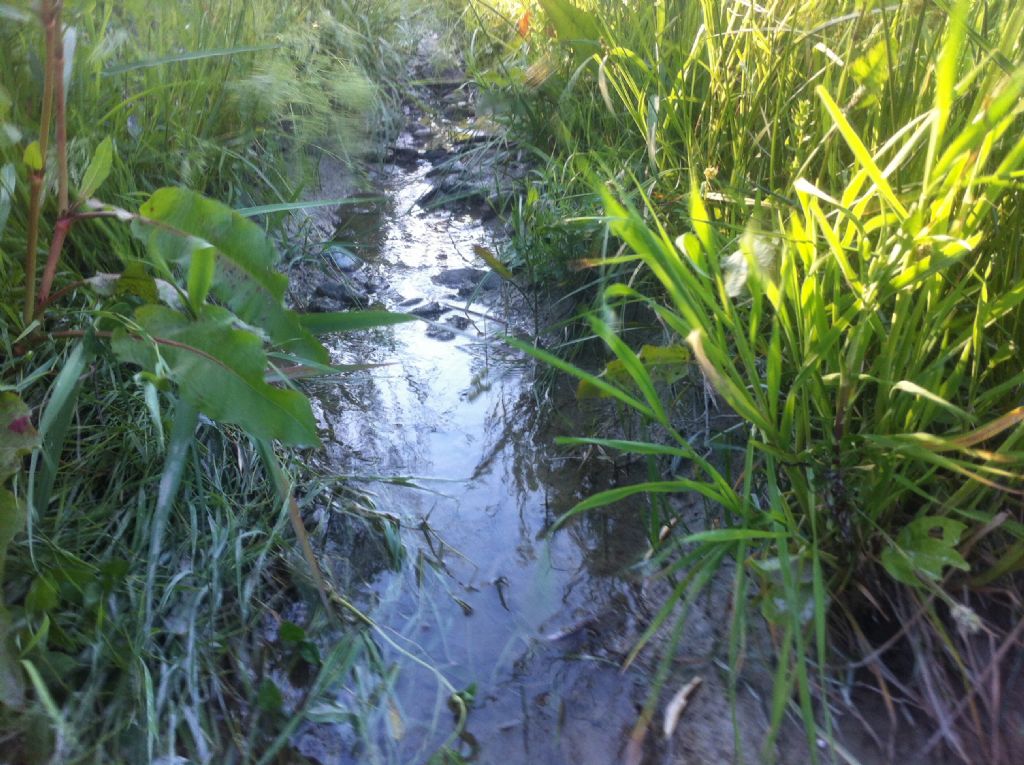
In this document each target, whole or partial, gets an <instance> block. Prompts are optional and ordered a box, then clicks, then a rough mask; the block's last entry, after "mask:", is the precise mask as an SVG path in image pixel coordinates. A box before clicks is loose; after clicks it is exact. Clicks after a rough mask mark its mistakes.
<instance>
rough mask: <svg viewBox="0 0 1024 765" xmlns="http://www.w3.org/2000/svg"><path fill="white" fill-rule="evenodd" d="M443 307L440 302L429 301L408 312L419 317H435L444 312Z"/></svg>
mask: <svg viewBox="0 0 1024 765" xmlns="http://www.w3.org/2000/svg"><path fill="white" fill-rule="evenodd" d="M445 310H446V309H445V308H444V307H443V306H441V304H440V303H437V302H430V303H427V304H426V305H421V306H420V307H419V308H413V309H412V310H411V311H409V313H411V314H412V315H413V316H419V317H420V318H421V319H431V320H433V319H437V318H439V317H440V316H441V314H443V313H444V312H445Z"/></svg>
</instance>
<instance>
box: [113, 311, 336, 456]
mask: <svg viewBox="0 0 1024 765" xmlns="http://www.w3.org/2000/svg"><path fill="white" fill-rule="evenodd" d="M135 321H136V322H137V323H138V324H139V325H140V326H141V327H142V328H143V329H144V330H145V331H146V333H147V334H148V335H149V337H148V338H143V337H138V336H133V335H129V334H128V333H127V332H123V331H120V332H118V333H116V334H115V336H114V340H113V343H112V345H113V348H114V352H115V353H116V354H117V355H118V357H119V358H121V359H122V360H123V361H127V362H130V363H134V364H138V365H139V366H141V367H142V368H143V369H145V370H147V371H150V372H157V371H158V367H160V368H162V369H166V370H168V375H169V377H170V378H171V379H172V380H173V381H174V382H175V383H176V384H177V386H178V391H179V395H181V396H182V397H183V398H185V399H186V400H188V401H190V402H192V403H193V404H194V405H195V406H196V407H198V408H199V409H200V411H202V412H203V413H204V414H206V415H207V416H208V417H210V418H211V419H214V420H218V421H220V422H227V423H232V424H235V425H238V426H240V427H242V428H244V429H245V430H247V431H248V432H249V433H250V434H252V435H253V436H254V437H256V438H261V439H278V440H280V441H282V442H284V443H286V444H293V445H301V446H315V445H317V444H319V438H318V437H317V434H316V423H315V421H314V419H313V412H312V409H311V408H310V405H309V401H308V400H307V399H306V397H305V396H303V395H302V394H301V393H299V392H298V391H294V390H282V389H280V388H275V387H273V386H271V385H268V384H267V383H266V382H265V381H264V379H263V378H264V373H265V370H266V366H267V356H266V353H265V352H264V350H263V345H262V343H261V341H260V339H259V338H258V337H257V336H256V335H254V334H253V333H251V332H247V331H245V330H241V329H237V328H235V327H234V326H233V325H234V323H235V321H236V319H235V317H234V316H233V315H232V314H231V312H230V311H227V310H225V309H223V308H220V307H217V306H205V307H204V309H203V312H202V316H201V317H200V319H199V320H197V321H190V320H189V319H188V318H186V317H185V316H183V315H182V314H180V313H178V312H177V311H173V310H171V309H169V308H165V307H164V306H160V305H145V306H142V307H141V308H139V309H138V310H136V312H135Z"/></svg>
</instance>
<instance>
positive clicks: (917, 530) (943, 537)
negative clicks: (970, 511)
mask: <svg viewBox="0 0 1024 765" xmlns="http://www.w3.org/2000/svg"><path fill="white" fill-rule="evenodd" d="M966 528H967V526H966V525H965V524H963V523H961V522H960V521H954V520H952V519H950V518H937V517H931V516H925V517H922V518H918V519H916V520H914V521H912V522H911V523H910V524H908V525H907V526H905V527H904V528H903V530H902V531H900V533H899V536H898V537H897V538H896V540H895V542H894V544H893V545H892V546H890V547H887V548H886V549H885V550H883V551H882V565H883V566H884V567H885V570H886V571H887V572H888V573H889V576H891V577H892V578H893V579H895V580H896V581H898V582H902V583H903V584H907V585H910V586H911V587H923V586H924V582H922V577H923V578H924V579H925V580H931V581H933V582H937V581H939V580H940V579H942V572H943V569H945V568H946V567H947V566H953V567H954V568H958V569H960V570H961V571H968V570H970V566H968V565H967V561H966V560H964V558H963V556H962V555H961V554H960V553H959V552H957V549H956V545H957V544H959V542H960V537H961V535H962V534H963V532H964V529H966Z"/></svg>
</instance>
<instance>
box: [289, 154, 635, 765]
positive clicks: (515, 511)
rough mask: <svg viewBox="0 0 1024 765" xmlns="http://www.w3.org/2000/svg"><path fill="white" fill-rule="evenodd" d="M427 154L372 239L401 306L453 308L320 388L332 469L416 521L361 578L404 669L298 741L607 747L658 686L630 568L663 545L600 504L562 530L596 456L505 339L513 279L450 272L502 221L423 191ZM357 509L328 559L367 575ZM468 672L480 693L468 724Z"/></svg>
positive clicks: (537, 750) (383, 646)
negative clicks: (567, 432)
mask: <svg viewBox="0 0 1024 765" xmlns="http://www.w3.org/2000/svg"><path fill="white" fill-rule="evenodd" d="M425 173H426V168H425V167H423V166H421V167H420V168H418V169H415V170H403V169H400V168H397V167H395V168H388V169H387V170H386V173H385V177H384V179H383V182H382V187H383V192H384V194H385V202H384V203H383V204H381V205H380V206H379V209H378V210H375V211H374V214H378V213H379V224H378V225H379V228H378V230H377V231H376V232H374V231H373V230H372V226H368V225H367V220H366V219H363V220H360V222H359V225H360V230H361V231H362V232H364V233H365V234H366V238H365V239H364V240H363V245H364V246H363V248H362V249H361V250H360V251H359V254H360V256H361V257H362V258H363V259H364V260H366V261H367V265H366V268H367V269H372V270H374V271H375V272H376V275H377V277H378V279H379V280H380V281H382V282H383V283H384V284H386V285H387V286H386V288H385V289H384V290H382V292H381V293H380V294H381V296H382V297H383V302H384V303H385V304H386V305H387V307H388V308H391V309H397V310H416V307H417V306H426V305H429V304H430V303H434V302H436V303H437V304H438V306H439V307H440V308H442V309H444V310H443V312H442V313H441V315H439V316H436V317H435V318H434V321H433V322H432V323H423V322H417V323H415V324H408V325H402V326H398V327H395V328H393V329H389V330H386V331H375V332H370V333H366V334H365V335H364V336H363V337H361V338H358V339H356V340H355V341H352V340H351V339H346V341H345V342H344V343H343V344H340V345H339V346H338V347H337V348H336V349H335V354H336V361H338V362H342V363H373V364H380V365H382V366H380V367H377V368H375V369H373V370H370V371H367V372H363V373H358V374H355V375H352V376H350V377H347V378H346V380H345V382H344V386H343V389H341V390H334V389H325V390H323V391H321V397H320V400H319V404H318V417H319V420H320V424H321V427H322V429H323V433H324V436H325V439H324V440H325V443H327V449H328V464H329V469H330V470H331V471H332V472H334V473H336V474H337V475H338V476H339V477H345V478H349V479H350V480H351V479H354V480H356V482H357V484H358V485H359V486H361V488H362V489H363V490H365V491H366V492H368V493H369V495H370V496H371V497H372V501H373V504H374V506H375V508H376V510H377V511H379V512H381V513H384V514H387V515H388V516H392V517H394V518H397V519H398V520H399V523H400V526H401V528H402V530H403V531H402V535H403V536H402V541H403V542H404V545H405V548H406V555H405V563H404V565H402V566H401V567H400V568H399V570H397V571H394V570H385V569H386V567H385V566H384V565H382V564H381V565H376V566H375V565H373V564H372V563H368V564H367V566H366V567H365V568H364V570H363V571H362V582H361V583H360V584H359V585H358V587H357V591H358V593H359V594H358V604H359V606H360V608H362V609H364V611H365V613H366V614H367V615H368V616H369V617H370V618H371V619H372V620H373V621H374V623H375V624H376V625H377V628H378V630H379V632H378V633H376V637H375V645H376V646H377V648H378V649H379V651H380V657H379V658H380V661H381V664H382V665H383V666H384V667H386V668H388V674H387V675H386V678H387V679H386V681H384V682H383V683H381V682H380V681H379V680H378V681H377V683H376V684H375V683H374V681H372V680H370V679H369V677H364V678H363V680H364V686H363V687H361V688H355V689H353V688H352V687H349V688H348V689H347V690H345V691H344V692H342V697H341V698H339V702H340V703H339V705H338V707H339V708H341V707H343V706H346V705H347V706H349V707H354V708H360V707H361V709H362V713H361V714H360V715H359V720H358V722H353V723H351V724H349V725H347V726H346V725H339V726H325V725H322V724H321V725H309V726H306V727H305V728H304V729H303V731H302V732H301V733H300V735H299V736H298V737H297V742H296V744H297V746H298V748H299V749H300V751H302V752H303V754H304V755H305V756H307V757H310V758H311V759H314V760H317V761H320V762H323V763H328V762H329V763H332V765H333V763H340V762H360V763H363V762H366V763H369V762H380V763H424V762H427V761H428V759H429V758H430V757H431V755H432V754H433V753H435V752H437V751H438V749H439V748H440V747H442V746H444V745H445V744H446V741H447V743H448V744H449V745H450V750H451V752H452V755H451V756H452V758H451V759H449V760H447V761H451V762H459V761H462V760H460V759H459V758H458V757H462V758H465V760H468V761H477V762H482V763H494V762H501V763H504V764H505V765H514V764H515V763H524V764H525V763H558V762H574V763H589V762H606V761H608V760H609V758H610V757H614V756H615V753H616V752H618V751H619V750H620V748H621V746H622V743H623V742H624V741H625V739H626V736H627V734H628V731H629V728H630V726H631V725H632V723H633V721H634V720H635V719H636V705H637V704H638V703H639V702H641V701H642V698H643V693H644V691H645V684H644V678H643V677H642V676H640V675H639V673H637V672H635V671H632V670H631V671H629V672H625V673H623V672H622V671H621V670H620V663H621V658H622V656H623V655H624V653H625V652H626V651H627V650H628V649H629V647H630V642H629V637H628V636H630V635H633V636H635V635H636V623H637V622H638V621H641V620H642V619H644V618H646V617H645V616H644V614H643V613H642V612H643V608H642V598H640V597H639V596H638V592H639V586H638V584H637V583H636V582H632V581H630V579H629V578H628V577H627V576H625V575H624V574H623V572H624V570H625V569H627V567H628V565H629V564H630V563H631V562H633V561H635V560H636V559H637V557H638V556H639V555H640V554H642V552H643V550H644V545H645V540H644V539H643V537H642V524H637V523H635V522H632V523H625V522H621V521H619V520H617V519H616V517H615V516H593V517H592V518H590V517H588V518H587V519H586V520H585V521H581V522H578V523H574V524H570V525H568V526H567V527H566V528H564V529H562V530H560V531H559V532H557V533H555V534H553V535H547V534H546V533H545V532H546V530H547V529H548V528H549V527H550V526H551V524H552V522H553V520H554V519H555V518H557V517H558V516H559V515H560V514H561V513H562V512H564V511H565V510H567V509H568V508H569V507H571V506H572V504H574V503H575V502H576V501H578V500H579V499H580V498H581V497H582V496H583V491H582V490H581V488H580V487H581V484H582V483H583V481H584V477H583V475H582V472H583V471H584V470H589V469H590V468H589V467H583V466H581V465H580V463H579V462H573V461H568V460H567V459H566V457H565V455H564V454H560V453H559V452H558V451H557V450H556V449H555V448H554V447H553V446H552V438H553V435H554V434H553V433H551V432H550V431H549V428H548V427H547V425H546V422H545V420H546V416H545V411H547V409H548V407H545V406H543V405H542V404H540V403H539V402H538V401H537V400H536V399H535V396H534V386H533V385H532V382H531V375H532V366H531V362H530V361H528V360H526V359H524V358H523V357H522V356H520V355H519V354H517V353H515V352H513V351H511V350H509V349H508V348H507V347H505V346H503V345H502V344H501V343H500V342H497V341H496V340H495V337H497V336H498V335H500V334H502V333H503V332H505V331H506V328H507V326H506V320H507V318H508V311H507V301H506V297H507V296H506V295H504V294H503V292H502V290H501V289H496V288H494V286H492V285H487V283H486V282H485V283H484V285H482V286H481V285H479V284H477V285H476V286H475V287H473V288H472V289H462V290H461V292H462V293H463V294H461V295H460V294H457V293H456V292H453V289H452V287H451V286H445V285H446V284H448V285H450V284H451V283H452V280H451V279H446V278H444V273H445V272H448V271H450V270H451V269H456V268H466V267H475V268H481V267H482V264H480V263H478V262H474V260H473V245H486V246H492V245H493V240H494V239H495V237H496V236H497V234H495V233H494V232H493V231H492V230H490V229H488V228H486V227H485V226H484V225H483V224H481V223H480V222H479V221H478V220H477V219H475V218H472V217H470V216H466V215H459V214H457V213H454V212H450V211H445V210H432V211H429V212H427V211H424V210H422V209H420V208H419V207H417V205H416V200H417V199H419V198H420V197H421V196H422V195H423V194H424V193H425V192H426V191H427V190H429V188H430V186H429V182H428V181H427V179H426V178H425ZM350 233H351V232H350ZM353 239H354V237H353ZM350 243H351V244H353V246H357V247H358V246H359V244H360V242H359V241H352V240H350ZM439 282H440V283H439ZM488 287H489V288H488ZM466 293H469V294H466ZM434 313H435V314H436V311H435V312H434ZM488 317H495V318H488ZM439 330H444V331H441V332H439ZM453 335H454V336H453ZM598 472H599V473H600V471H598ZM379 477H392V478H400V479H401V480H397V481H388V480H374V479H375V478H379ZM587 480H589V481H590V482H591V483H593V482H594V481H597V482H599V483H600V482H601V481H602V480H605V479H603V478H600V477H595V476H589V477H588V479H587ZM345 529H346V527H345V525H344V524H341V525H340V526H338V527H337V528H336V529H335V531H334V534H335V536H336V538H335V539H334V540H333V543H331V542H329V543H328V545H327V558H326V559H325V560H324V563H325V565H326V567H327V569H328V570H329V571H333V572H334V573H335V576H336V578H338V579H339V580H342V581H348V582H351V581H352V578H353V570H354V568H358V567H357V566H353V563H352V559H353V558H356V559H362V558H370V557H372V556H362V558H361V556H360V553H359V550H357V549H355V548H358V547H359V546H360V545H362V544H370V543H371V541H370V538H369V537H368V536H366V535H360V534H359V533H352V532H351V530H349V531H346V530H345ZM339 534H340V537H339V536H338V535H339ZM332 551H333V552H332ZM356 578H357V579H358V577H356ZM441 678H443V680H442V679H441ZM357 686H358V682H357ZM452 689H455V690H458V691H461V692H463V695H464V696H465V697H467V698H468V697H472V702H471V705H470V707H471V711H470V714H469V719H468V725H467V727H466V729H465V731H464V733H463V734H462V736H461V737H459V738H458V739H456V740H450V739H449V738H448V737H449V736H450V734H451V733H452V730H453V722H454V716H453V712H452V710H451V709H450V708H449V700H450V696H451V692H452ZM357 728H358V729H359V730H356V729H357ZM456 752H457V753H458V757H455V756H454V753H456ZM438 761H446V760H438Z"/></svg>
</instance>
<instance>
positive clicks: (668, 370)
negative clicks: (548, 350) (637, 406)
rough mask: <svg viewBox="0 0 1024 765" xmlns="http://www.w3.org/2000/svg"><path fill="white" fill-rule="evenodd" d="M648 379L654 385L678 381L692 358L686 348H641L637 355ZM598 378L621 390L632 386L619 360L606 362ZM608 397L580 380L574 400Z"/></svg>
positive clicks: (676, 346) (651, 346)
mask: <svg viewBox="0 0 1024 765" xmlns="http://www.w3.org/2000/svg"><path fill="white" fill-rule="evenodd" d="M637 358H638V359H640V361H641V363H642V364H643V367H644V369H646V370H647V376H648V377H649V378H650V379H651V381H652V382H655V383H663V384H672V383H675V382H678V381H679V380H680V379H682V378H683V376H684V375H685V374H686V372H687V366H686V364H687V362H689V361H690V360H691V359H692V355H691V353H690V351H689V349H688V348H684V347H682V346H680V345H668V346H659V345H644V346H643V347H641V348H640V353H638V354H637ZM601 377H602V378H603V379H604V380H606V381H607V382H610V383H612V384H614V385H617V386H619V387H620V388H621V387H624V386H628V385H631V384H632V382H633V378H632V377H631V376H630V374H629V372H628V371H627V370H626V367H625V365H624V364H623V362H622V360H621V359H615V360H613V361H610V362H608V364H607V366H605V368H604V372H602V373H601ZM608 397H609V394H608V393H606V392H605V391H604V390H602V389H600V388H598V387H597V386H595V385H594V384H592V383H591V382H589V381H588V380H580V383H579V385H578V386H577V388H576V398H578V399H588V398H608Z"/></svg>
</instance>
